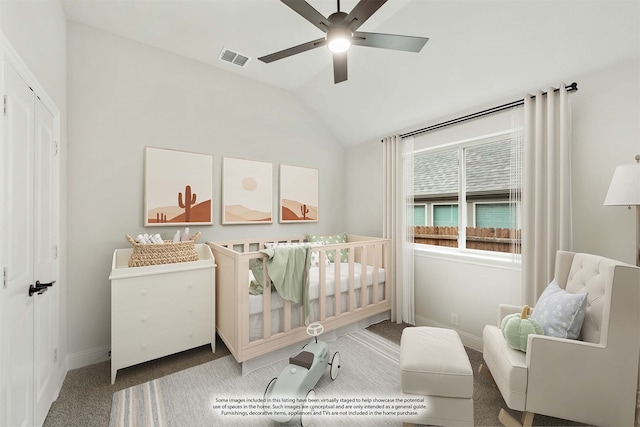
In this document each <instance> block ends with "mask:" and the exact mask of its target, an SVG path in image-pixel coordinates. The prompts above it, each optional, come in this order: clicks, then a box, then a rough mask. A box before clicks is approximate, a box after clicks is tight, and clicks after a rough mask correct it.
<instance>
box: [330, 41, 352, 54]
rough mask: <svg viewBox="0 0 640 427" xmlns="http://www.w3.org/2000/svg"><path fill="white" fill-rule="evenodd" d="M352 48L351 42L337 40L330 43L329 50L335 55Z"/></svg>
mask: <svg viewBox="0 0 640 427" xmlns="http://www.w3.org/2000/svg"><path fill="white" fill-rule="evenodd" d="M350 47H351V41H350V40H349V39H345V38H335V39H333V40H331V41H330V42H329V50H330V51H331V52H333V53H341V52H346V51H347V50H348V49H349V48H350Z"/></svg>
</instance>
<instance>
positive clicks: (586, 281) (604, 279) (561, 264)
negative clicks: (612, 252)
mask: <svg viewBox="0 0 640 427" xmlns="http://www.w3.org/2000/svg"><path fill="white" fill-rule="evenodd" d="M616 264H620V263H619V262H617V261H614V260H611V259H607V258H602V257H601V256H597V255H592V254H585V253H573V252H564V251H558V253H557V254H556V271H555V279H556V281H557V282H558V285H559V286H560V287H561V288H563V289H565V290H566V291H567V292H571V293H574V294H583V293H587V308H586V314H585V318H584V323H583V324H582V330H581V332H580V337H579V338H578V339H580V340H582V341H585V342H590V343H594V344H595V343H600V344H605V343H604V342H601V339H604V338H605V337H602V336H601V333H600V332H601V331H602V330H606V329H607V326H608V319H609V316H608V307H609V306H610V298H611V295H609V292H610V285H609V286H607V284H611V282H612V280H613V272H614V268H613V267H614V266H615V265H616ZM605 307H607V308H606V312H605ZM604 322H607V324H604Z"/></svg>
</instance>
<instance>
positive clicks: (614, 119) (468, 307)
mask: <svg viewBox="0 0 640 427" xmlns="http://www.w3.org/2000/svg"><path fill="white" fill-rule="evenodd" d="M569 79H575V81H577V83H578V89H579V90H578V92H576V93H574V94H572V95H571V102H572V111H573V132H574V134H573V146H572V151H573V167H572V189H573V250H575V251H578V252H591V253H595V254H600V255H603V256H607V257H611V258H616V259H620V260H622V261H625V262H628V263H631V264H633V263H634V262H635V260H634V248H635V212H634V211H633V210H632V211H628V210H627V209H626V208H624V207H611V206H609V207H607V206H602V202H603V200H604V197H605V194H606V192H607V189H608V187H609V182H610V179H611V176H612V174H613V170H614V169H615V167H616V166H617V165H618V164H623V163H631V162H633V157H634V156H635V155H636V154H640V60H638V59H635V60H633V61H629V62H624V63H620V64H617V65H615V66H612V67H609V68H606V69H603V70H599V71H596V72H592V73H589V74H586V75H584V76H570V77H569V78H568V79H567V81H566V82H567V83H569V82H571V81H573V80H569ZM545 85H546V82H545V83H541V86H540V88H544V87H545ZM530 90H531V88H523V93H525V92H527V91H530ZM521 96H522V94H520V95H518V94H515V95H514V97H513V98H512V99H511V100H514V99H517V98H518V97H521ZM503 101H505V100H501V101H496V102H495V103H493V104H489V105H488V106H491V105H499V104H501V103H503ZM481 109H482V108H478V109H477V110H476V111H479V110H481ZM468 112H470V111H466V112H462V113H459V114H446V115H444V114H443V117H445V118H453V117H456V116H460V115H464V114H465V113H468ZM418 127H421V125H417V126H416V128H418ZM451 132H452V131H449V134H450V136H451V138H452V141H455V140H457V139H459V138H456V136H455V135H451ZM454 133H455V132H454ZM463 137H464V136H462V138H463ZM362 153H367V156H365V157H362V156H361V155H362ZM381 164H382V146H381V144H380V142H379V141H371V142H368V143H365V144H360V145H358V146H355V147H349V148H347V150H346V153H345V167H346V170H348V171H349V174H350V175H352V176H357V175H358V174H366V175H367V176H369V177H370V180H371V182H380V183H381V182H382V179H381V178H380V177H379V176H377V175H375V174H374V172H375V171H378V172H377V174H378V175H381V174H382V170H381V169H380V165H381ZM362 185H363V186H364V185H366V184H362ZM348 192H349V194H351V195H352V197H350V198H348V199H347V201H346V211H345V212H346V214H347V217H346V221H347V224H348V226H349V230H350V231H351V232H353V233H368V234H376V233H377V234H380V233H381V232H382V221H381V220H380V222H379V223H378V224H377V227H376V224H372V223H369V222H363V221H360V218H364V217H366V215H368V214H369V212H371V211H372V210H374V209H372V208H371V207H372V206H375V207H378V206H379V210H380V211H381V210H382V193H381V192H380V194H379V195H378V193H376V192H371V191H369V190H368V189H366V188H364V187H360V188H349V189H348ZM365 202H366V203H365ZM373 215H376V213H374V214H373ZM380 218H381V217H380ZM415 286H416V289H415V295H416V319H417V322H418V324H421V325H439V326H448V327H452V325H451V317H450V313H451V312H456V313H458V315H459V322H460V326H459V327H457V329H458V330H459V332H460V333H461V335H462V338H463V340H464V341H465V343H466V344H468V345H472V346H477V345H478V344H479V343H480V339H481V331H482V327H483V326H484V324H487V323H492V324H493V323H496V322H497V313H498V311H497V306H498V304H499V303H517V302H519V290H518V289H517V288H518V286H519V276H518V274H516V272H514V271H512V270H508V269H504V268H501V267H497V266H495V265H490V266H485V267H483V266H481V265H479V264H478V263H476V262H475V261H468V260H467V261H462V262H451V261H450V260H447V259H441V258H436V257H432V256H428V255H426V254H419V255H416V257H415Z"/></svg>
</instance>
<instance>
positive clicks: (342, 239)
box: [306, 233, 349, 262]
mask: <svg viewBox="0 0 640 427" xmlns="http://www.w3.org/2000/svg"><path fill="white" fill-rule="evenodd" d="M306 239H307V242H322V243H324V244H325V245H335V244H338V243H347V233H341V234H334V235H331V236H318V235H315V234H307V235H306ZM334 254H335V251H327V258H328V259H329V261H330V262H333V255H334ZM340 262H349V252H348V251H347V250H346V249H341V250H340Z"/></svg>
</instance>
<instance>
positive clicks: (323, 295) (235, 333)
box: [207, 235, 391, 362]
mask: <svg viewBox="0 0 640 427" xmlns="http://www.w3.org/2000/svg"><path fill="white" fill-rule="evenodd" d="M302 241H304V236H295V237H289V238H281V239H259V238H257V239H247V240H230V241H217V242H208V243H207V244H208V245H209V246H210V247H211V250H212V252H213V254H214V257H215V260H216V264H217V268H216V304H217V307H216V316H217V318H216V330H217V333H218V335H219V336H220V337H221V339H222V340H223V341H224V343H225V344H226V346H227V347H228V348H229V351H230V352H231V354H233V356H234V357H235V359H236V360H237V361H238V362H244V361H246V360H250V359H252V358H255V357H258V356H261V355H263V354H266V353H269V352H271V351H274V350H278V349H280V348H284V347H286V346H289V345H291V344H294V343H296V342H299V341H304V340H307V339H308V338H309V336H308V335H307V333H306V325H305V319H304V318H303V317H304V316H303V309H302V306H301V304H295V303H292V302H291V301H288V300H285V299H283V298H281V297H280V295H278V294H277V292H276V291H275V288H273V287H268V286H267V287H265V289H264V291H263V293H262V295H250V293H249V283H250V280H251V273H250V271H251V267H252V266H254V263H255V262H256V260H257V259H259V258H262V259H263V260H264V259H266V258H267V255H265V254H263V253H262V252H260V250H261V249H264V248H265V243H283V242H288V243H296V242H302ZM310 250H311V251H312V252H317V253H318V256H319V265H321V266H323V267H311V268H310V270H309V301H310V314H309V316H308V318H307V319H306V323H308V322H310V321H319V322H322V324H323V325H324V328H325V331H331V330H334V329H337V328H340V327H343V326H346V325H349V324H352V323H354V322H358V321H360V320H363V319H367V318H369V317H372V316H375V315H378V314H380V313H384V312H386V311H389V310H390V309H391V274H390V273H391V272H390V268H389V265H390V255H391V241H390V240H389V239H380V238H373V237H363V236H353V235H347V243H340V244H331V245H323V246H316V247H312V248H311V249H310ZM341 251H346V252H341ZM341 253H344V255H345V256H344V257H341ZM328 254H330V255H333V257H332V258H334V260H335V262H332V263H328V262H327V255H328ZM330 258H331V257H330ZM341 258H343V262H341V261H340V259H341ZM345 258H346V259H347V262H344V259H345ZM325 264H328V265H326V266H325ZM254 268H255V267H254ZM263 274H264V276H265V278H267V282H268V274H269V273H268V269H267V267H266V263H263ZM335 278H339V280H335ZM336 291H338V292H337V296H336ZM263 313H270V315H269V316H264V315H263Z"/></svg>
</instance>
